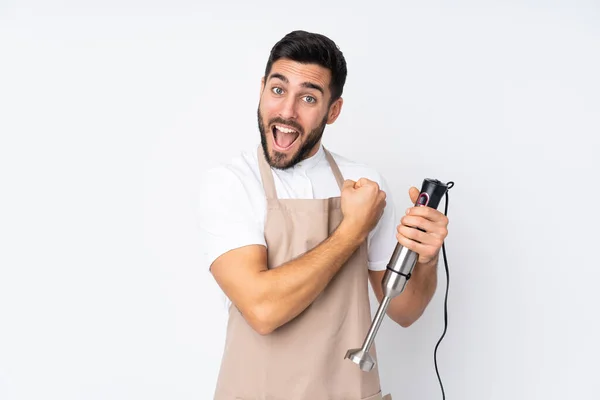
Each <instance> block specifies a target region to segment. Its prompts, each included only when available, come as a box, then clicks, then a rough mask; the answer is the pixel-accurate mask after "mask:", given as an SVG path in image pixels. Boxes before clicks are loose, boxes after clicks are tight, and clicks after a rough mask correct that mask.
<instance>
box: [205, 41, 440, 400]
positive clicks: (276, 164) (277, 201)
mask: <svg viewBox="0 0 600 400" xmlns="http://www.w3.org/2000/svg"><path fill="white" fill-rule="evenodd" d="M345 80H346V62H345V59H344V56H343V54H342V53H341V51H340V50H339V49H338V48H337V46H336V45H335V43H334V42H332V41H331V40H330V39H328V38H327V37H325V36H322V35H319V34H313V33H308V32H304V31H295V32H291V33H290V34H288V35H286V36H285V37H284V38H283V39H282V40H281V41H279V42H278V43H277V44H276V45H275V46H274V47H273V49H272V50H271V54H270V57H269V60H268V62H267V66H266V70H265V75H264V77H263V78H262V82H261V90H260V101H259V106H258V127H259V131H260V138H261V145H260V146H257V148H256V149H255V150H254V151H252V152H246V153H243V154H242V155H241V156H240V157H237V158H235V159H234V160H233V161H232V162H231V163H230V164H228V165H224V166H220V167H217V168H214V169H212V170H211V171H209V172H208V173H207V174H206V176H205V178H204V180H203V182H202V188H203V194H202V195H201V200H200V207H199V214H200V215H199V218H200V227H201V229H202V231H203V234H204V236H203V240H204V241H203V243H202V245H203V246H204V248H205V249H206V257H207V258H208V264H209V265H210V272H211V273H212V275H213V277H214V279H215V280H216V282H217V283H218V284H219V286H220V288H221V289H222V290H223V292H224V294H225V295H226V297H227V299H228V301H229V304H230V307H229V320H228V325H227V338H226V345H225V349H224V354H223V359H222V363H221V368H220V373H219V378H218V383H217V388H216V391H215V399H217V400H234V399H244V400H246V399H247V400H249V399H261V400H262V399H265V400H266V399H289V400H308V399H310V400H317V399H318V400H321V399H323V400H325V399H332V400H338V399H339V400H341V399H356V400H359V399H370V400H375V399H381V398H382V394H381V388H380V382H379V374H378V370H377V367H375V368H374V369H373V370H372V371H371V372H368V373H365V372H362V371H360V369H359V368H358V366H356V365H355V364H353V363H352V362H350V361H349V360H345V359H344V356H345V354H346V351H347V350H348V349H349V348H353V347H358V346H360V345H361V344H362V341H363V340H364V337H365V335H366V332H367V330H368V328H369V326H370V323H371V314H370V305H369V297H368V282H369V281H370V282H371V285H372V288H373V290H374V293H375V294H376V297H377V299H378V300H379V301H381V298H382V291H381V280H382V278H383V276H384V272H385V267H386V265H387V262H388V261H389V258H390V256H391V254H392V251H393V250H394V247H395V245H396V243H397V242H400V243H401V244H402V245H403V246H405V247H407V248H409V249H411V250H414V251H416V252H417V253H418V254H419V258H418V262H417V265H416V266H415V268H414V271H413V275H412V278H411V279H410V281H409V283H408V284H407V286H406V289H405V291H404V292H403V294H402V295H400V296H398V297H396V298H394V299H393V300H392V302H391V304H390V306H389V308H388V315H389V317H390V318H392V319H393V320H394V321H396V322H397V323H398V324H400V325H401V326H403V327H407V326H409V325H411V324H412V323H413V322H414V321H415V320H417V319H418V318H419V317H420V316H421V315H422V313H423V311H424V310H425V308H426V307H427V305H428V303H429V301H430V300H431V298H432V296H433V294H434V292H435V288H436V285H437V262H438V255H439V250H440V248H441V245H442V243H443V241H444V239H445V237H446V235H447V225H448V220H447V219H446V217H445V216H444V215H443V214H442V213H440V212H438V211H437V210H434V209H431V208H428V207H411V208H409V210H408V211H407V215H405V216H404V217H402V219H401V220H400V221H399V223H398V222H397V221H396V217H395V215H394V207H393V204H392V203H391V202H389V203H388V202H386V192H385V188H386V185H385V181H384V179H383V178H382V177H381V176H380V175H379V174H378V173H377V172H376V171H375V170H373V169H371V168H369V167H367V166H365V165H362V164H358V163H355V162H352V161H350V160H348V159H346V158H344V157H341V156H339V155H337V154H332V153H330V152H329V151H328V150H327V149H325V148H324V147H323V145H322V144H321V139H322V136H323V132H324V129H325V125H327V124H332V123H333V122H334V121H335V120H336V119H337V118H338V116H339V115H340V112H341V110H342V104H343V100H342V97H341V95H342V92H343V87H344V83H345ZM418 194H419V190H418V189H417V188H415V187H412V188H411V189H410V190H409V195H410V201H411V202H412V203H413V204H414V202H416V200H417V197H418ZM387 199H388V200H389V196H388V197H387ZM396 224H398V225H396ZM415 227H419V228H421V229H423V230H424V231H425V232H422V231H419V230H417V229H415ZM371 353H372V356H373V358H374V359H376V352H375V347H374V346H373V347H372V349H371ZM386 398H389V397H386Z"/></svg>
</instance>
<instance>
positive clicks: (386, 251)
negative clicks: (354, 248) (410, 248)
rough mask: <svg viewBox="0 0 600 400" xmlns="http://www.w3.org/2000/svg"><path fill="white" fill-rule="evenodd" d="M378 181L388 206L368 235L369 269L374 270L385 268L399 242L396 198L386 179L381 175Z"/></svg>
mask: <svg viewBox="0 0 600 400" xmlns="http://www.w3.org/2000/svg"><path fill="white" fill-rule="evenodd" d="M378 181H379V187H380V188H381V190H383V191H384V192H385V193H386V206H385V209H384V210H383V215H382V216H381V219H380V220H379V222H378V223H377V225H376V226H375V228H373V230H372V231H371V232H370V233H369V236H368V248H369V269H370V270H373V271H382V270H385V268H386V266H387V264H388V262H389V261H390V257H391V256H392V253H393V252H394V248H395V247H396V244H397V243H398V239H397V238H396V233H397V231H396V227H397V226H398V224H399V221H396V210H395V205H394V200H393V198H392V195H391V193H390V190H389V187H388V185H387V183H386V181H385V179H384V178H383V177H381V176H380V178H379V179H378Z"/></svg>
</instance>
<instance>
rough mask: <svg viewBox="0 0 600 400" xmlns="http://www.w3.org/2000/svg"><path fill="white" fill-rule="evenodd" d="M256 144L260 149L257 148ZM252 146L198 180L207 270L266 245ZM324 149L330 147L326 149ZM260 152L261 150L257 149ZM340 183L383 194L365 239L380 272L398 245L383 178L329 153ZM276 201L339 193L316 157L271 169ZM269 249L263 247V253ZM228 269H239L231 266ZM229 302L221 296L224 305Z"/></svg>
mask: <svg viewBox="0 0 600 400" xmlns="http://www.w3.org/2000/svg"><path fill="white" fill-rule="evenodd" d="M258 146H260V145H258ZM256 150H257V147H252V148H251V149H249V150H247V151H244V152H242V153H241V154H240V155H239V156H237V157H235V158H233V159H232V160H231V161H230V162H229V163H227V164H223V165H220V166H217V167H213V168H211V169H209V170H208V171H206V173H204V174H203V176H202V178H201V182H200V196H199V204H198V225H199V229H200V235H201V243H200V246H201V247H202V255H203V257H204V263H205V264H204V267H205V268H207V270H208V269H209V267H210V265H211V264H212V262H213V261H214V260H215V259H216V258H218V257H219V256H220V255H221V254H224V253H226V252H227V251H230V250H232V249H235V248H238V247H242V246H247V245H251V244H258V245H263V246H265V247H266V242H265V237H264V224H265V216H266V205H267V202H266V197H265V192H264V189H263V186H262V179H261V176H260V171H259V167H258V157H257V153H256ZM328 150H329V149H328ZM261 151H262V149H261ZM329 152H330V153H331V155H332V156H333V158H334V160H335V162H336V163H337V164H338V167H339V168H340V171H341V173H342V176H343V177H344V179H352V180H354V181H357V180H358V179H360V178H367V179H370V180H372V181H375V182H377V183H378V184H379V186H380V188H381V190H383V191H385V192H386V195H387V197H386V207H385V210H384V212H383V216H382V217H381V219H380V220H379V222H378V224H377V225H376V227H375V228H374V229H373V230H372V231H371V232H370V234H369V236H368V239H367V247H368V268H369V269H371V270H384V269H385V268H386V266H387V263H388V262H389V259H390V257H391V255H392V252H393V251H394V247H395V246H396V244H397V239H396V226H397V225H398V223H399V222H398V221H396V217H395V209H394V204H393V200H392V198H391V194H390V192H389V191H388V189H387V184H386V182H385V180H384V179H383V177H382V176H381V175H380V174H379V173H378V172H377V171H376V170H375V169H373V168H370V167H368V166H366V165H364V164H360V163H356V162H353V161H350V160H348V159H346V158H344V157H342V156H340V155H337V154H335V153H334V152H332V151H331V150H329ZM271 171H272V172H273V179H274V181H275V188H276V190H277V197H278V198H280V199H289V198H296V199H325V198H328V197H337V196H340V189H339V187H338V184H337V182H336V180H335V177H334V175H333V172H332V170H331V167H330V166H329V163H328V162H327V159H326V158H325V152H324V151H323V146H321V147H320V148H319V150H318V151H317V153H316V154H315V155H314V156H312V157H310V158H308V159H306V160H304V161H302V162H300V163H298V164H296V165H295V166H294V167H292V168H290V169H287V170H278V169H273V168H272V169H271ZM267 251H268V249H267ZM231 268H238V266H232V267H231ZM229 305H230V302H229V300H228V299H227V298H225V306H226V307H227V308H228V307H229Z"/></svg>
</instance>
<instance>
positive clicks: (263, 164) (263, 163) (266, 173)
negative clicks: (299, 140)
mask: <svg viewBox="0 0 600 400" xmlns="http://www.w3.org/2000/svg"><path fill="white" fill-rule="evenodd" d="M256 151H257V155H258V169H259V170H260V176H261V178H262V182H263V188H264V189H265V194H266V196H267V199H276V198H277V190H276V189H275V181H274V180H273V172H272V171H271V166H270V165H269V163H268V162H267V160H266V158H265V154H264V152H263V149H262V146H258V148H257V149H256ZM323 151H324V152H325V158H326V159H327V162H328V163H329V166H330V167H331V171H332V172H333V176H335V180H336V182H337V184H338V187H339V188H340V193H341V191H342V187H343V186H344V177H343V176H342V172H341V171H340V168H339V167H338V165H337V163H336V162H335V160H334V159H333V156H332V155H331V153H329V151H328V150H327V149H326V148H325V146H323Z"/></svg>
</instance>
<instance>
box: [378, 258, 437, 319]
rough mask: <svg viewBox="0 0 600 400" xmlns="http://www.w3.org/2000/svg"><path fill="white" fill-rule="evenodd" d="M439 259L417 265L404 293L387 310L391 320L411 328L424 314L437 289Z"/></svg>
mask: <svg viewBox="0 0 600 400" xmlns="http://www.w3.org/2000/svg"><path fill="white" fill-rule="evenodd" d="M437 264H438V258H435V259H434V260H432V262H430V263H428V264H421V263H417V264H416V265H415V268H414V269H413V272H412V275H411V278H410V279H409V280H408V282H407V284H406V287H405V288H404V291H403V292H402V294H400V295H399V296H397V297H395V298H393V299H392V301H391V302H390V305H389V307H388V310H387V314H388V316H389V317H390V318H392V319H393V320H394V321H396V322H397V323H398V324H400V325H402V326H403V327H408V326H410V325H411V324H412V323H413V322H415V321H416V320H417V319H419V317H420V316H421V315H422V314H423V312H424V311H425V309H426V308H427V306H428V305H429V302H430V301H431V299H432V298H433V295H434V294H435V290H436V288H437Z"/></svg>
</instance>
